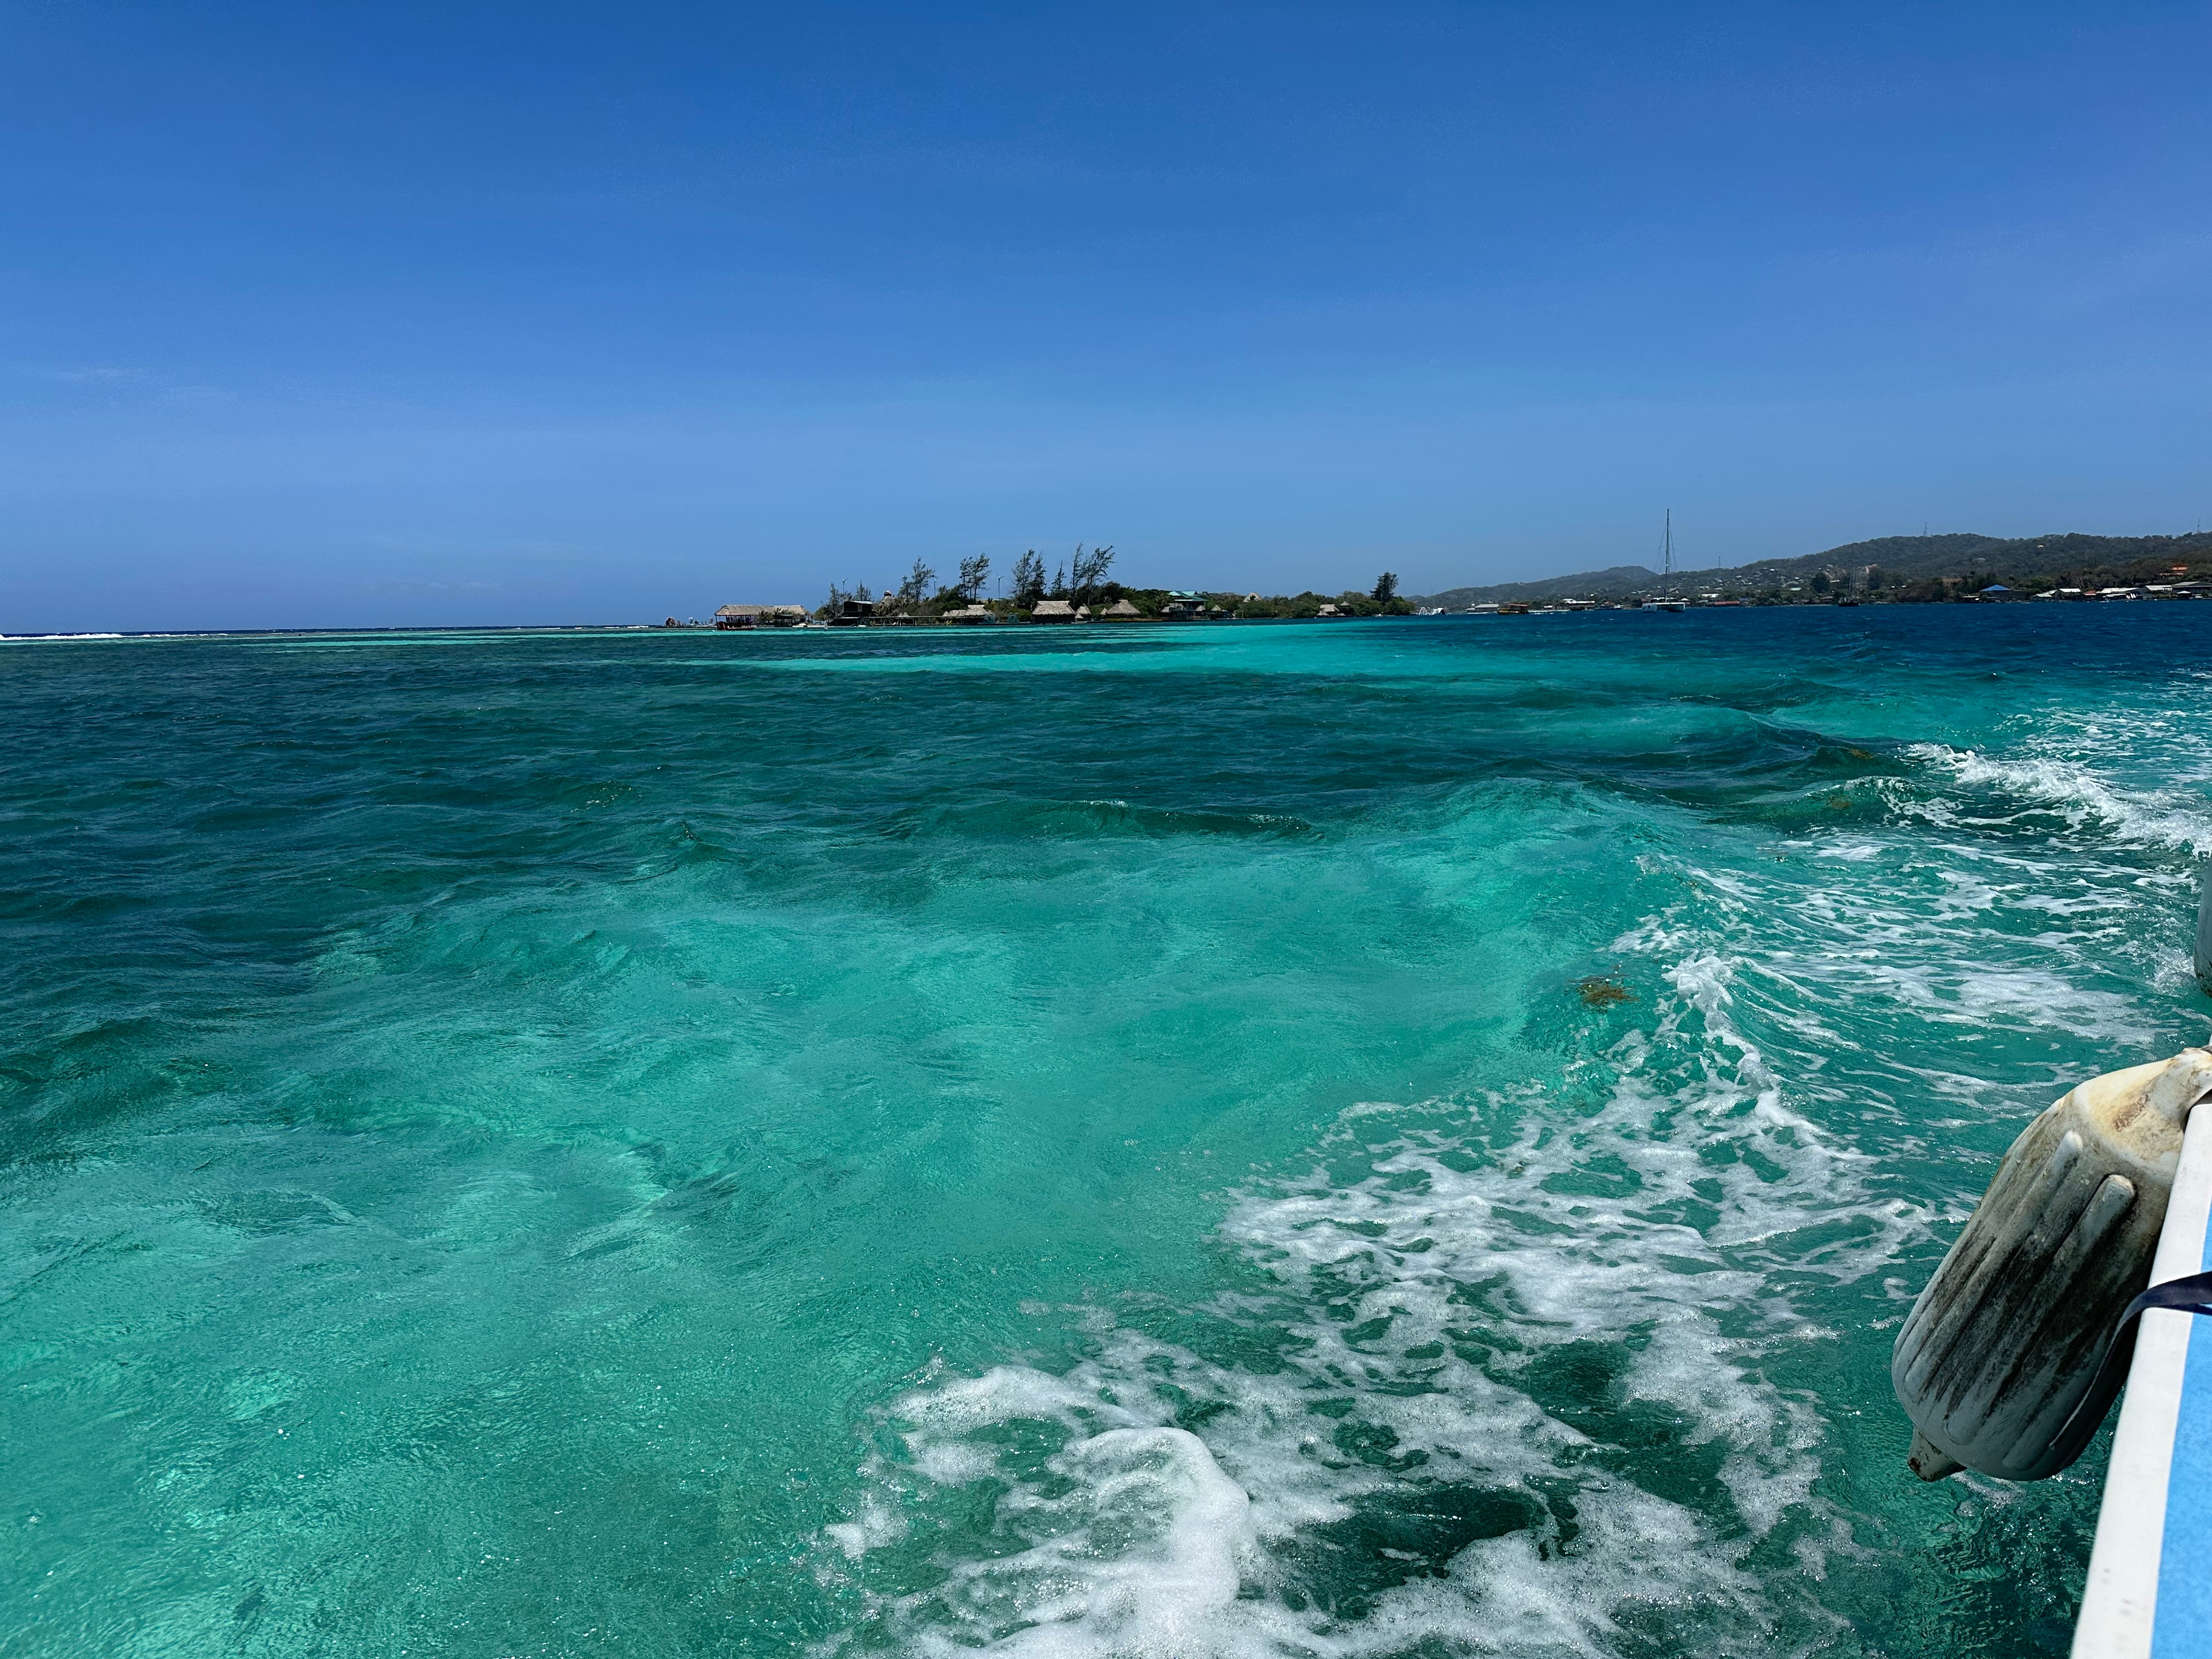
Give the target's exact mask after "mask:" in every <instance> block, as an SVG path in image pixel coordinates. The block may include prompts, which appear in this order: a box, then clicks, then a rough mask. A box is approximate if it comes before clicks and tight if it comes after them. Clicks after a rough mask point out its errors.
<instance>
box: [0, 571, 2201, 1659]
mask: <svg viewBox="0 0 2212 1659" xmlns="http://www.w3.org/2000/svg"><path fill="white" fill-rule="evenodd" d="M2208 708H2212V606H2203V605H2130V606H2118V605H2114V606H2105V607H2089V606H2073V607H2067V608H2064V609H2063V610H2057V611H2055V612H2054V611H2052V610H2051V609H2048V608H2032V607H2025V606H2023V607H2005V608H1991V609H1979V610H1972V611H1968V610H1964V609H1959V608H1940V607H1923V608H1908V607H1894V608H1890V607H1868V608H1863V609H1860V610H1857V611H1785V612H1765V611H1753V612H1735V613H1721V612H1706V613H1692V614H1690V615H1687V616H1680V617H1662V616H1646V615H1642V614H1636V613H1601V614H1595V615H1588V616H1580V617H1565V618H1544V619H1535V618H1532V619H1526V620H1516V619H1504V618H1501V619H1496V620H1492V621H1485V622H1441V623H1411V622H1406V623H1358V624H1342V625H1336V626H1327V625H1320V626H1303V627H1274V628H1268V627H1223V628H1214V629H1183V630H1176V631H1168V630H1157V631H1148V632H1142V633H1133V634H1128V635H1121V634H1110V633H1103V632H1100V631H1089V632H1083V631H1078V632H1067V633H1042V632H1040V633H1030V632H1026V631H1024V632H1016V631H1014V630H1006V631H1005V632H997V631H994V632H991V633H987V634H982V635H974V634H961V635H942V636H940V635H905V634H896V633H890V632H877V631H866V632H860V633H829V634H825V633H811V632H809V633H783V634H765V635H749V634H738V635H699V634H688V633H687V634H677V635H668V634H658V633H656V634H607V635H526V634H515V635H482V634H467V635H438V634H424V635H362V636H310V637H256V638H235V639H190V640H171V641H163V640H128V641H107V642H100V641H60V642H45V643H9V644H7V645H5V646H0V731H4V732H5V734H6V745H5V748H4V750H0V813H4V818H3V819H0V828H4V834H0V1370H3V1371H4V1392H3V1393H0V1468H4V1470H5V1478H4V1481H0V1486H4V1492H0V1498H3V1499H4V1509H0V1539H4V1545H0V1656H5V1659H19V1656H40V1659H46V1656H55V1659H59V1656H79V1655H88V1654H101V1655H112V1656H131V1659H137V1656H154V1655H163V1656H167V1655H176V1656H204V1655H218V1654H240V1655H254V1656H277V1655H284V1656H291V1655H331V1656H349V1659H350V1656H358V1655H369V1654H375V1655H383V1656H392V1655H399V1654H403V1653H404V1654H407V1655H415V1656H431V1655H441V1656H442V1655H450V1656H500V1655H525V1654H528V1655H538V1654H601V1653H605V1654H629V1655H639V1656H663V1655H666V1656H674V1655H720V1654H734V1653H797V1652H815V1653H823V1654H840V1653H842V1654H859V1653H869V1652H878V1651H886V1652H888V1651H905V1652H915V1653H937V1652H953V1651H960V1650H968V1649H971V1648H974V1647H976V1646H981V1645H989V1644H1000V1645H1002V1646H1003V1647H1004V1648H1005V1649H1006V1650H1009V1651H1012V1652H1016V1653H1021V1654H1038V1655H1059V1654H1071V1655H1072V1654H1087V1653H1115V1652H1127V1653H1136V1652H1145V1653H1157V1654H1188V1655H1196V1654H1206V1653H1234V1654H1263V1653H1297V1654H1328V1655H1335V1654H1346V1655H1349V1654H1363V1655H1378V1656H1379V1655H1397V1654H1404V1655H1415V1654H1418V1655H1425V1656H1426V1655H1445V1654H1455V1653H1462V1652H1482V1653H1491V1652H1500V1653H1509V1654H1516V1655H1553V1654H1581V1653H1589V1654H1605V1655H1662V1654H1695V1655H1700V1656H1704V1655H1712V1654H1736V1653H1742V1654H1790V1653H1820V1654H1838V1655H1877V1654H1879V1655H1885V1656H1905V1655H1942V1656H1957V1655H1966V1654H1988V1655H1993V1656H2000V1655H2001V1656H2016V1655H2022V1654H2033V1653H2044V1652H2049V1653H2059V1652H2063V1650H2064V1647H2065V1644H2066V1640H2067V1637H2068V1632H2069V1628H2070V1621H2071V1618H2072V1613H2073V1609H2074V1607H2075V1600H2076V1597H2077V1596H2078V1593H2079V1589H2080V1585H2081V1577H2082V1574H2083V1571H2084V1568H2085V1565H2086V1563H2087V1549H2088V1536H2089V1531H2090V1528H2092V1526H2093V1522H2094V1517H2095V1503H2096V1496H2097V1491H2098V1483H2099V1480H2100V1475H2101V1472H2102V1462H2103V1457H2104V1450H2103V1443H2102V1442H2100V1444H2099V1446H2098V1448H2097V1449H2095V1450H2094V1451H2093V1453H2092V1454H2091V1455H2090V1456H2089V1457H2088V1458H2087V1459H2085V1460H2084V1461H2083V1462H2082V1463H2081V1464H2080V1465H2079V1466H2077V1468H2075V1469H2074V1470H2072V1471H2070V1472H2069V1473H2068V1474H2066V1475H2064V1476H2063V1477H2061V1478H2060V1479H2058V1480H2053V1481H2051V1482H2047V1483H2045V1484H2043V1485H2041V1486H2032V1487H2025V1488H2018V1489H2015V1488H2008V1487H2005V1486H2000V1485H1997V1484H1996V1483H1992V1482H1987V1481H1982V1480H1977V1479H1971V1478H1968V1479H1960V1480H1954V1481H1951V1482H1948V1483H1946V1484H1944V1485H1942V1486H1937V1487H1923V1486H1920V1485H1919V1484H1918V1483H1917V1482H1915V1481H1913V1480H1911V1477H1910V1476H1909V1475H1908V1474H1906V1472H1905V1468H1904V1462H1903V1459H1904V1452H1905V1444H1906V1442H1907V1438H1908V1434H1909V1431H1908V1429H1907V1427H1906V1425H1905V1422H1904V1419H1903V1418H1902V1416H1901V1414H1900V1413H1899V1411H1898V1410H1897V1408H1896V1407H1895V1406H1894V1404H1893V1401H1891V1398H1890V1394H1889V1385H1888V1378H1887V1359H1888V1351H1889V1345H1890V1343H1891V1341H1892V1340H1893V1337H1894V1334H1895V1329H1896V1326H1897V1324H1898V1322H1899V1320H1900V1318H1901V1317H1902V1315H1903V1313H1904V1310H1905V1308H1906V1307H1907V1305H1909V1303H1910V1299H1911V1297H1912V1296H1913V1295H1914V1294H1915V1293H1916V1292H1917V1290H1918V1288H1919V1286H1920V1285H1921V1284H1922V1283H1923V1281H1924V1279H1925V1278H1926V1276H1927V1274H1928V1273H1929V1270H1930V1268H1931V1267H1932V1266H1933V1264H1934V1262H1935V1261H1936V1259H1937V1258H1938V1256H1940V1255H1941V1253H1942V1250H1943V1249H1944V1248H1945V1247H1946V1245H1947V1244H1948V1242H1949V1240H1950V1239H1951V1238H1952V1237H1954V1236H1955V1233H1956V1231H1957V1228H1958V1225H1960V1222H1961V1221H1962V1220H1963V1219H1964V1218H1965V1216H1966V1213H1967V1212H1968V1211H1969V1209H1970V1208H1971V1206H1972V1203H1973V1201H1974V1200H1975V1198H1976V1197H1977V1196H1978V1194H1979V1192H1980V1190H1981V1188H1982V1187H1983V1185H1984V1183H1985V1182H1986V1181H1987V1179H1988V1176H1989V1175H1990V1170H1991V1169H1992V1166H1993V1164H1994V1161H1995V1159H1996V1157H1997V1156H1998V1155H1999V1154H2000V1153H2001V1152H2002V1150H2003V1148H2004V1147H2005V1146H2006V1145H2007V1144H2008V1142H2009V1141H2010V1139H2011V1138H2012V1136H2013V1135H2014V1134H2015V1133H2016V1132H2017V1130H2018V1129H2019V1128H2020V1127H2021V1126H2022V1125H2023V1124H2024V1123H2025V1122H2026V1121H2027V1119H2028V1118H2029V1117H2030V1116H2031V1115H2033V1113H2034V1112H2036V1111H2037V1110H2039V1109H2041V1108H2042V1107H2043V1106H2044V1105H2045V1104H2047V1103H2049V1102H2050V1101H2051V1099H2053V1098H2055V1097H2057V1095H2058V1094H2059V1093H2061V1092H2063V1090H2064V1089H2066V1088H2067V1087H2069V1086H2070V1085H2071V1084H2072V1083H2073V1082H2075V1081H2076V1080H2078V1079H2081V1077H2084V1076H2086V1075H2088V1074H2091V1073H2095V1072H2098V1071H2101V1070H2106V1069H2109V1068H2111V1067H2114V1066H2123V1065H2130V1064H2135V1063H2138V1062H2140V1061H2142V1060H2148V1059H2152V1058H2155V1057H2158V1056H2160V1055H2162V1054H2166V1053H2169V1052H2171V1051H2172V1050H2173V1049H2175V1048H2179V1047H2181V1046H2183V1045H2184V1044H2185V1043H2186V1042H2200V1041H2203V1038H2204V1036H2205V1034H2206V1030H2207V1027H2208V1021H2212V1001H2208V1000H2206V999H2205V998H2203V996H2202V994H2200V993H2198V992H2197V990H2196V989H2195V987H2194V986H2193V983H2192V982H2191V979H2190V977H2189V974H2188V971H2187V962H2186V957H2187V951H2188V946H2189V942H2190V936H2191V919H2192V916H2193V908H2194V903H2195V876H2194V873H2193V865H2192V861H2193V860H2194V858H2195V856H2196V855H2197V854H2200V853H2206V852H2212V718H2209V717H2208Z"/></svg>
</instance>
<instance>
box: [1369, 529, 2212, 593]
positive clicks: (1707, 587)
mask: <svg viewBox="0 0 2212 1659" xmlns="http://www.w3.org/2000/svg"><path fill="white" fill-rule="evenodd" d="M2208 580H2212V532H2203V531H2197V532H2191V533H2190V534H2188V535H2185V536H2083V535H2079V534H2075V533H2073V532H2068V533H2067V534H2064V535H2051V536H2023V537H2019V538H2012V539H2008V538H2003V537H2000V536H1977V535H1970V534H1965V533H1954V534H1949V535H1942V536H1884V537H1881V538H1878V539H1876V540H1874V541H1867V542H1847V543H1845V544H1844V545H1843V546H1841V547H1832V548H1830V549H1828V550H1827V551H1826V552H1825V553H1808V554H1805V555H1803V556H1800V557H1797V558H1793V559H1761V560H1759V561H1758V562H1755V563H1752V564H1743V565H1736V566H1734V567H1732V568H1728V569H1719V570H1715V569H1707V570H1677V571H1676V572H1675V573H1674V576H1673V577H1672V579H1671V580H1670V579H1668V578H1666V577H1663V576H1662V575H1661V574H1660V573H1659V572H1657V571H1656V570H1649V569H1646V568H1644V566H1642V565H1640V564H1620V565H1614V566H1613V567H1612V568H1610V569H1607V570H1583V571H1578V572H1577V573H1576V574H1573V575H1571V576H1551V577H1547V578H1546V579H1544V580H1541V581H1528V582H1499V583H1497V584H1495V585H1493V586H1488V587H1453V588H1447V589H1445V590H1444V591H1443V592H1440V593H1430V594H1425V595H1421V596H1419V597H1418V598H1413V604H1414V605H1418V606H1419V607H1421V608H1423V609H1425V610H1434V609H1441V610H1445V611H1464V610H1465V609H1467V608H1468V606H1469V605H1501V604H1503V605H1512V604H1524V605H1529V604H1541V603H1543V602H1545V601H1547V600H1565V599H1595V600H1598V601H1601V602H1603V601H1608V600H1610V601H1614V602H1618V601H1620V600H1624V599H1650V598H1656V597H1659V596H1660V595H1662V593H1674V594H1678V595H1680V596H1683V597H1685V598H1688V599H1707V600H1711V599H1734V600H1736V601H1738V602H1739V603H1741V604H1747V605H1821V604H1831V603H1833V602H1834V601H1835V600H1837V599H1844V598H1848V599H1861V600H1865V601H1873V602H1880V603H1884V604H1907V605H1912V604H1942V603H1944V602H1946V601H1955V600H1959V599H1974V598H1980V597H1982V596H1983V594H1984V590H1986V589H1990V588H1996V589H1998V590H2001V593H2002V596H2011V595H2017V596H2020V597H2021V598H2033V597H2034V596H2036V595H2038V594H2042V593H2056V592H2065V591H2066V590H2069V589H2071V590H2075V591H2078V592H2081V593H2082V594H2083V595H2084V596H2087V594H2089V593H2093V592H2103V591H2105V590H2106V589H2108V588H2120V587H2147V586H2156V587H2160V588H2171V587H2174V586H2179V585H2180V584H2184V583H2200V582H2204V581H2208ZM1409 597H1410V596H1409Z"/></svg>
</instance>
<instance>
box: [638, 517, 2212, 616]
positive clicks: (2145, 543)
mask: <svg viewBox="0 0 2212 1659" xmlns="http://www.w3.org/2000/svg"><path fill="white" fill-rule="evenodd" d="M1113 563H1114V550H1113V549H1112V548H1111V547H1101V548H1096V549H1092V550H1088V551H1086V550H1085V549H1083V548H1082V547H1080V546H1079V547H1078V548H1077V549H1076V550H1075V555H1074V557H1073V560H1071V561H1069V562H1065V563H1062V564H1060V565H1059V566H1058V567H1057V568H1054V569H1053V570H1052V571H1051V573H1050V574H1047V570H1046V567H1045V563H1044V562H1043V560H1042V559H1041V558H1040V557H1039V556H1037V554H1036V552H1035V551H1034V550H1031V551H1029V552H1025V553H1024V554H1023V555H1022V556H1020V557H1019V558H1018V559H1016V560H1015V562H1014V567H1013V571H1012V582H1011V586H1012V589H1013V591H1012V592H1011V593H1006V594H1002V595H1001V596H1000V597H998V598H986V597H985V594H986V592H987V586H988V584H989V582H990V577H991V561H990V559H989V557H988V556H986V555H977V556H975V557H973V558H969V559H963V560H962V561H961V563H960V569H959V571H958V573H957V575H955V576H954V578H953V579H952V580H951V581H940V580H939V576H938V573H937V572H936V571H935V570H933V569H932V568H930V567H929V565H928V564H927V562H924V561H923V560H921V559H916V560H915V562H914V568H913V569H912V570H910V571H908V573H907V574H906V576H905V577H904V578H903V579H902V580H901V581H900V583H899V584H898V586H896V587H895V588H894V587H886V588H884V590H883V591H882V592H872V591H871V590H870V588H869V587H868V586H867V584H866V583H864V582H855V583H854V584H853V586H850V587H849V588H848V587H845V586H840V585H837V584H835V583H833V584H832V585H831V586H830V589H829V598H828V599H825V600H823V602H822V604H820V605H817V606H815V607H813V608H812V609H811V610H810V609H809V608H808V607H807V606H805V605H724V606H722V607H721V609H720V610H719V611H716V612H715V613H714V617H712V618H711V619H710V621H711V623H712V624H713V625H714V626H715V627H718V628H774V627H792V626H795V625H798V624H799V623H806V622H808V621H810V620H811V621H817V622H827V623H831V624H833V625H837V624H842V625H845V626H881V625H884V624H887V623H888V624H900V623H907V624H912V623H952V624H957V623H1003V622H1024V623H1073V622H1093V621H1096V622H1216V621H1222V622H1225V621H1231V620H1237V619H1242V620H1246V621H1255V622H1259V621H1280V622H1293V621H1304V620H1308V619H1317V618H1334V617H1407V616H1413V615H1417V614H1420V613H1427V614H1430V615H1434V614H1436V613H1437V612H1439V611H1467V610H1470V609H1474V608H1478V607H1479V608H1481V609H1484V610H1492V609H1495V608H1496V607H1498V606H1499V605H1504V606H1505V607H1506V608H1507V609H1509V610H1519V609H1522V608H1524V607H1528V606H1547V605H1551V606H1558V605H1565V606H1569V607H1572V606H1577V605H1635V604H1638V603H1641V602H1644V601H1647V600H1666V601H1668V602H1669V604H1670V605H1683V604H1690V605H1697V604H1706V605H1715V604H1717V605H1835V604H1869V605H1931V604H1945V603H1959V602H1964V601H1976V602H1982V603H1987V602H1989V601H1991V600H2009V599H2039V598H2052V597H2056V598H2061V599H2072V598H2081V599H2093V598H2099V597H2117V596H2119V595H2122V594H2126V595H2130V596H2133V595H2136V594H2142V595H2143V596H2145V597H2148V598H2153V599H2163V598H2174V599H2188V598H2201V597H2212V532H2203V531H2193V532H2190V533H2189V534H2187V535H2185V536H2084V535H2080V534H2076V533H2074V532H2068V533H2067V534H2064V535H2051V536H2023V537H2018V538H2011V539H2007V538H2003V537H1999V536H1977V535H1971V534H1965V533H1956V534H1948V535H1942V536H1884V537H1881V538H1878V539H1876V540H1874V541H1865V542H1847V543H1845V544H1844V545H1843V546H1841V547H1832V548H1830V549H1828V550H1826V552H1823V553H1808V554H1804V555H1802V556H1799V557H1796V558H1790V559H1761V560H1759V561H1757V562H1754V563H1752V564H1744V565H1736V566H1734V567H1732V568H1725V569H1706V570H1677V571H1676V572H1674V574H1673V575H1672V576H1671V577H1669V576H1667V575H1664V574H1662V573H1661V572H1658V571H1656V570H1651V569H1649V568H1646V567H1644V566H1643V565H1640V564H1619V565H1614V566H1613V567H1611V568H1609V569H1605V570H1583V571H1577V573H1575V574H1573V575H1570V576H1549V577H1546V578H1544V579H1543V580H1539V581H1526V582H1498V583H1496V584H1493V585H1492V586H1488V587H1451V588H1446V589H1444V590H1443V592H1438V593H1427V594H1419V595H1414V594H1404V593H1401V592H1399V591H1398V579H1397V577H1396V576H1395V574H1392V573H1390V572H1389V571H1387V570H1386V571H1384V572H1383V574H1382V575H1381V576H1380V577H1378V578H1377V579H1376V582H1375V584H1374V586H1372V587H1370V588H1369V589H1367V590H1366V591H1364V592H1362V591H1361V590H1359V589H1358V588H1350V589H1346V591H1345V592H1340V593H1318V592H1312V591H1310V590H1309V591H1307V592H1302V593H1290V594H1283V593H1278V594H1262V593H1256V592H1246V593H1238V592H1224V591H1216V590H1213V589H1198V588H1167V587H1136V586H1130V585H1128V584H1127V583H1124V582H1120V581H1116V580H1112V579H1111V577H1110V575H1109V573H1110V571H1111V570H1112V568H1113ZM698 625H699V624H697V623H678V621H677V619H676V618H675V617H670V618H669V619H668V621H667V623H665V626H667V627H670V628H676V627H680V626H695V627H696V626H698Z"/></svg>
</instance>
